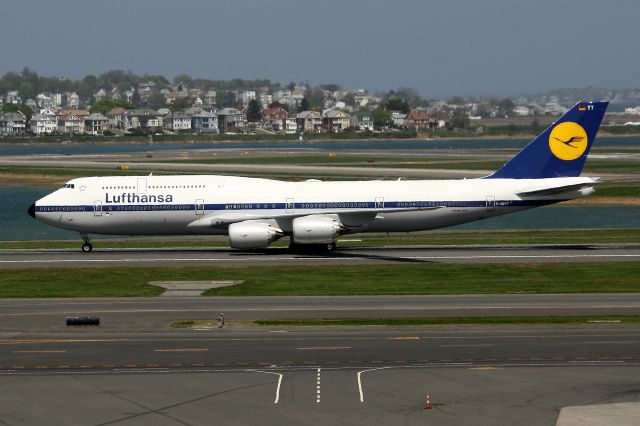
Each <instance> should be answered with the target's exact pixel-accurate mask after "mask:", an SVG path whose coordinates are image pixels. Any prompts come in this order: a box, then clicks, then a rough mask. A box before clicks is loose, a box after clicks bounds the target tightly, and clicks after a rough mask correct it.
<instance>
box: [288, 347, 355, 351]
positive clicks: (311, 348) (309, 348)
mask: <svg viewBox="0 0 640 426" xmlns="http://www.w3.org/2000/svg"><path fill="white" fill-rule="evenodd" d="M296 349H297V350H299V351H337V350H340V349H353V348H352V347H351V346H314V347H307V348H296Z"/></svg>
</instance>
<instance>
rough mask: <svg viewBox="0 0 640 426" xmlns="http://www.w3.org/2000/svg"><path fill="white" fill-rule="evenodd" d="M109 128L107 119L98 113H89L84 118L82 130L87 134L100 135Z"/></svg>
mask: <svg viewBox="0 0 640 426" xmlns="http://www.w3.org/2000/svg"><path fill="white" fill-rule="evenodd" d="M109 128H110V126H109V119H108V118H107V117H105V116H104V115H102V114H100V113H93V114H89V115H87V116H86V117H85V118H84V131H85V133H87V134H90V135H101V134H103V133H104V131H105V130H107V129H109Z"/></svg>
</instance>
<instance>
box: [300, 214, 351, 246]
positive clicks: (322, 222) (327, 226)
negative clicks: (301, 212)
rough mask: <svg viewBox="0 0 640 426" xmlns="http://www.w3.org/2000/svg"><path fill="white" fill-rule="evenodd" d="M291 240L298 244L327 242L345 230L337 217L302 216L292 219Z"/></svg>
mask: <svg viewBox="0 0 640 426" xmlns="http://www.w3.org/2000/svg"><path fill="white" fill-rule="evenodd" d="M292 228H293V241H294V242H295V243H298V244H328V243H332V242H334V241H335V239H336V237H337V236H338V235H340V234H342V233H343V232H344V231H345V229H346V228H345V227H344V226H343V225H342V223H340V221H339V220H338V219H337V218H333V217H329V216H304V217H297V218H295V219H293V224H292Z"/></svg>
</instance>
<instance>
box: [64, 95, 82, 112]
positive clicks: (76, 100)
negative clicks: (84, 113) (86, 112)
mask: <svg viewBox="0 0 640 426" xmlns="http://www.w3.org/2000/svg"><path fill="white" fill-rule="evenodd" d="M79 107H80V97H79V96H78V94H77V93H76V92H69V93H67V108H71V109H78V108H79Z"/></svg>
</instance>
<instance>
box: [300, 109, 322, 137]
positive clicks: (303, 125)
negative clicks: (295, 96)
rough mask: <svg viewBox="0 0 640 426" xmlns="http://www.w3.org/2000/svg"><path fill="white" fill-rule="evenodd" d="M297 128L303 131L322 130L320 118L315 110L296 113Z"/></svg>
mask: <svg viewBox="0 0 640 426" xmlns="http://www.w3.org/2000/svg"><path fill="white" fill-rule="evenodd" d="M296 121H297V123H298V129H300V130H302V131H303V132H304V133H320V131H321V130H322V118H321V117H320V113H319V112H316V111H302V112H299V113H298V114H297V115H296Z"/></svg>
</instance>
